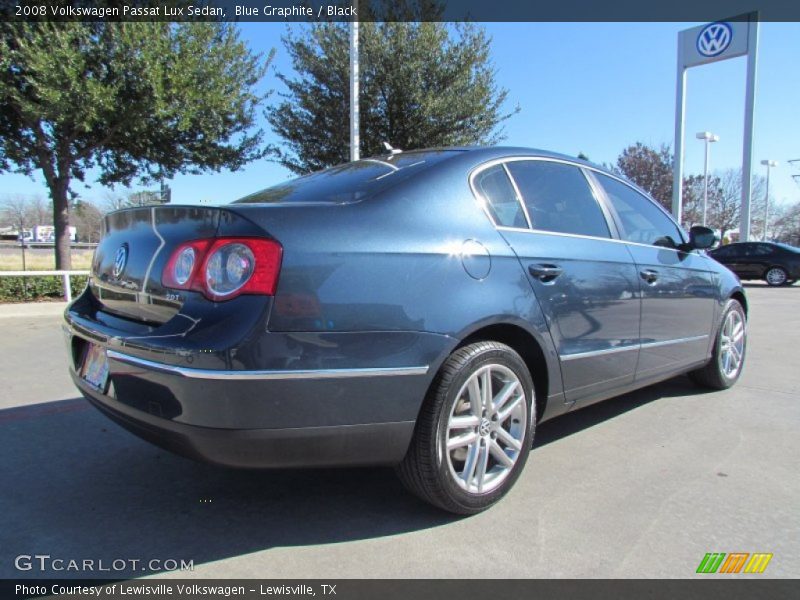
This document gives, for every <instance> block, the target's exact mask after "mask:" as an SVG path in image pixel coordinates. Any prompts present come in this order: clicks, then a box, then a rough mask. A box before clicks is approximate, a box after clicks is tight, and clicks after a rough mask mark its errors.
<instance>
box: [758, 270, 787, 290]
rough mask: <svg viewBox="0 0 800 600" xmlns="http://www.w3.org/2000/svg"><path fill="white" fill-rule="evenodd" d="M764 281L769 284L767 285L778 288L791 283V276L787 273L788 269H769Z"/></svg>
mask: <svg viewBox="0 0 800 600" xmlns="http://www.w3.org/2000/svg"><path fill="white" fill-rule="evenodd" d="M764 280H765V281H766V282H767V285H771V286H773V287H778V286H781V285H785V284H786V283H787V282H788V281H789V274H788V273H787V272H786V269H784V268H782V267H770V268H769V269H767V272H766V273H764Z"/></svg>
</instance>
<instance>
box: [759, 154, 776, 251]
mask: <svg viewBox="0 0 800 600" xmlns="http://www.w3.org/2000/svg"><path fill="white" fill-rule="evenodd" d="M761 164H762V165H764V166H765V167H767V191H766V192H764V233H762V235H761V241H762V242H766V241H767V224H768V223H769V170H770V169H771V168H772V167H777V166H778V161H777V160H762V161H761Z"/></svg>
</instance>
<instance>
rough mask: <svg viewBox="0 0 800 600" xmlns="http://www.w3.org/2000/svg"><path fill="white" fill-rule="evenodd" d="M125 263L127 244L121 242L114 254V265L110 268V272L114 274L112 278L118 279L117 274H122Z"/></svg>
mask: <svg viewBox="0 0 800 600" xmlns="http://www.w3.org/2000/svg"><path fill="white" fill-rule="evenodd" d="M127 264H128V245H127V244H122V246H120V247H119V248H118V249H117V253H116V254H115V255H114V267H113V268H112V269H111V274H112V275H113V276H114V279H119V276H120V275H122V272H123V271H124V270H125V265H127Z"/></svg>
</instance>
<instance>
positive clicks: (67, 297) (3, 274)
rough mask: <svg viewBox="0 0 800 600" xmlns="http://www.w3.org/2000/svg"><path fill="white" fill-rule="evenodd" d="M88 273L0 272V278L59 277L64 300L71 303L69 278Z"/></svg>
mask: <svg viewBox="0 0 800 600" xmlns="http://www.w3.org/2000/svg"><path fill="white" fill-rule="evenodd" d="M88 274H89V271H0V277H53V276H59V277H61V281H62V282H63V284H62V285H63V289H64V300H66V301H67V302H72V288H71V287H70V285H69V282H70V277H72V276H74V275H88Z"/></svg>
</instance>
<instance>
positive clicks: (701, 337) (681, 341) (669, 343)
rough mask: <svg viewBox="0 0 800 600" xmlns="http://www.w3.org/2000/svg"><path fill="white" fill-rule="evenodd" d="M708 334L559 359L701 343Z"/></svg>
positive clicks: (578, 353) (630, 345) (564, 357)
mask: <svg viewBox="0 0 800 600" xmlns="http://www.w3.org/2000/svg"><path fill="white" fill-rule="evenodd" d="M707 339H708V334H705V335H695V336H692V337H686V338H675V339H672V340H660V341H657V342H644V343H641V344H628V345H627V346H620V347H618V348H603V349H602V350H590V351H589V352H576V353H574V354H559V355H558V357H559V359H561V360H562V361H570V360H578V359H581V358H594V357H596V356H603V355H606V354H616V353H619V352H628V351H630V350H648V349H650V348H659V347H661V346H673V345H675V344H688V343H691V342H699V341H702V340H707Z"/></svg>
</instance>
